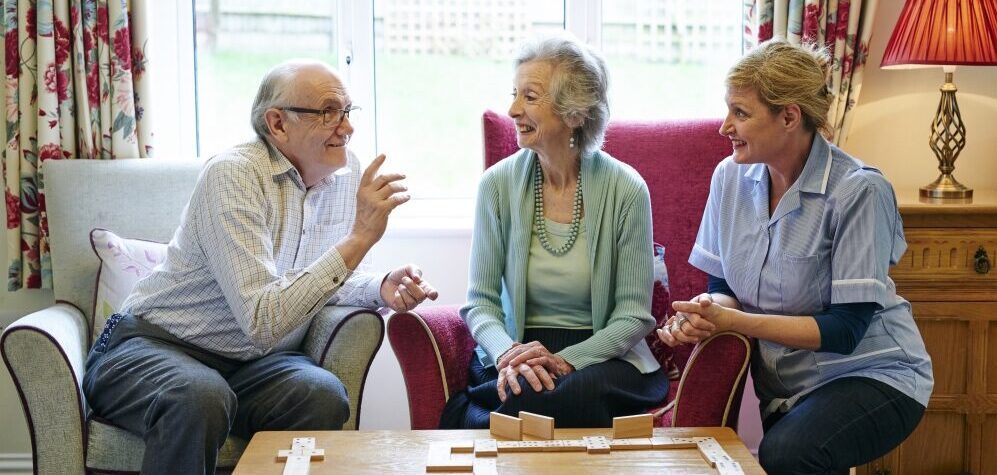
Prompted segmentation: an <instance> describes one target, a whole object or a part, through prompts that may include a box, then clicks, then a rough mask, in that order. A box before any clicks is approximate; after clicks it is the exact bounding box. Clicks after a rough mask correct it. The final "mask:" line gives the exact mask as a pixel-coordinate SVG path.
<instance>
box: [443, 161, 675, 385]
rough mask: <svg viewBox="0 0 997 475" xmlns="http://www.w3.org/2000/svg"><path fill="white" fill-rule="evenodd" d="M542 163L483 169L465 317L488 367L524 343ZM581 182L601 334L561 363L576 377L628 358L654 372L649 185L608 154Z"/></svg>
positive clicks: (589, 164) (588, 167) (585, 167)
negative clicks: (536, 176) (537, 173)
mask: <svg viewBox="0 0 997 475" xmlns="http://www.w3.org/2000/svg"><path fill="white" fill-rule="evenodd" d="M535 163H536V160H535V158H534V153H533V152H532V151H530V150H520V151H519V152H516V153H515V154H513V155H511V156H509V157H508V158H506V159H504V160H502V161H500V162H498V163H497V164H495V165H493V166H492V167H491V168H489V169H488V170H486V171H485V173H484V175H483V176H482V177H481V183H480V184H479V185H478V197H477V204H476V210H475V221H474V234H473V238H472V243H471V268H470V272H469V276H468V290H467V304H466V305H464V307H462V308H461V309H460V315H461V317H462V318H463V319H464V322H465V323H467V326H468V328H469V329H470V330H471V335H472V336H473V337H474V339H475V341H477V342H478V349H477V353H478V357H479V358H480V359H481V362H482V364H483V365H485V366H491V365H494V364H495V360H496V359H497V358H498V357H499V356H500V355H501V354H502V353H504V352H505V351H506V350H508V349H509V348H510V347H511V346H512V344H513V342H514V341H520V342H521V341H522V339H523V328H524V324H525V322H526V315H525V313H526V270H527V263H528V262H527V261H528V259H527V256H528V253H529V248H530V239H531V233H532V229H533V211H534V209H533V206H534V205H533V196H534V195H533V173H534V167H535V166H536V165H535ZM581 174H582V198H583V200H584V208H585V217H584V219H583V221H584V226H585V230H586V233H587V234H588V236H589V263H590V265H591V271H592V330H593V332H594V334H593V335H592V336H591V337H590V338H588V339H586V340H585V341H583V342H581V343H578V344H577V345H572V346H569V347H567V348H565V349H564V350H562V351H561V352H559V353H558V354H559V355H560V356H561V357H563V358H564V359H565V360H566V361H567V362H568V363H570V364H571V365H572V366H574V367H575V369H582V368H585V367H586V366H590V365H593V364H596V363H601V362H604V361H607V360H610V359H613V358H621V359H623V360H625V361H627V362H629V363H631V364H633V365H634V366H635V367H636V368H637V369H638V370H640V372H641V373H645V374H646V373H650V372H652V371H656V370H657V369H658V368H659V365H658V362H657V361H656V360H655V359H654V356H653V355H652V354H651V350H650V348H648V346H647V343H646V342H645V341H644V337H645V336H646V335H647V334H648V332H650V331H651V330H652V329H653V328H654V323H655V322H654V317H652V316H651V289H652V286H653V271H652V265H653V260H652V253H653V250H652V248H651V240H652V238H651V198H650V195H649V194H648V191H647V184H645V183H644V179H643V178H641V177H640V175H639V174H637V172H636V171H635V170H634V169H633V168H631V167H630V166H628V165H626V164H624V163H622V162H620V161H619V160H616V159H615V158H613V157H611V156H609V155H608V154H606V153H605V152H601V151H600V152H596V153H595V154H593V155H591V156H589V157H585V158H583V159H582V164H581Z"/></svg>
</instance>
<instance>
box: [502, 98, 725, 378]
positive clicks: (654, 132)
mask: <svg viewBox="0 0 997 475" xmlns="http://www.w3.org/2000/svg"><path fill="white" fill-rule="evenodd" d="M482 122H483V126H484V154H485V168H488V167H490V166H492V165H494V164H495V163H496V162H498V161H499V160H502V159H503V158H505V157H508V156H509V155H512V154H513V153H514V152H516V150H518V149H519V146H518V145H517V144H516V129H515V124H514V123H513V121H512V119H510V118H509V117H507V116H505V115H500V114H497V113H495V112H492V111H486V112H485V113H484V117H483V121H482ZM720 123H721V121H720V120H718V119H697V120H664V121H655V122H629V121H612V122H610V124H609V128H608V129H607V130H606V143H605V144H604V146H603V150H605V151H606V153H608V154H610V155H612V156H613V157H614V158H616V159H618V160H620V161H622V162H624V163H626V164H628V165H630V166H632V167H633V168H634V169H636V170H637V172H638V173H640V175H641V176H642V177H644V181H645V182H647V188H648V190H649V191H650V193H651V216H652V220H653V223H654V242H657V243H661V244H663V245H664V246H665V250H666V252H665V258H666V264H667V266H668V277H669V281H670V287H671V288H670V290H671V297H672V299H689V298H691V297H693V296H695V295H698V294H700V293H702V292H705V291H706V275H705V274H704V273H703V272H701V271H700V270H699V269H696V268H695V267H693V266H691V265H690V264H689V262H688V259H689V254H690V252H691V251H692V245H693V244H694V243H695V241H696V234H697V233H698V232H699V223H700V221H701V220H702V218H703V209H704V208H705V207H706V198H707V196H709V194H710V178H711V177H712V176H713V169H714V168H716V165H717V164H718V163H720V161H721V160H723V159H724V158H725V157H726V156H728V155H730V153H731V148H730V141H729V140H727V139H726V138H725V137H723V136H721V135H720V134H719V133H718V131H719V130H720ZM669 313H671V312H669ZM688 347H689V345H682V347H680V348H681V349H680V350H679V351H678V352H679V353H684V354H676V359H677V360H678V361H677V363H678V364H679V367H684V366H685V361H684V360H685V359H686V358H687V357H688V352H689V351H690V350H691V349H690V348H688Z"/></svg>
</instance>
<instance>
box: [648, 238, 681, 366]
mask: <svg viewBox="0 0 997 475" xmlns="http://www.w3.org/2000/svg"><path fill="white" fill-rule="evenodd" d="M671 308H672V296H671V291H670V289H669V286H668V268H667V267H665V246H662V245H661V244H658V243H654V291H653V292H652V294H651V315H654V319H655V321H656V322H657V324H656V325H655V326H654V329H655V330H657V329H658V328H661V327H662V326H663V325H664V324H665V322H666V321H668V315H669V314H670V313H671ZM647 344H648V346H650V347H651V353H652V354H654V357H655V358H656V359H657V360H658V363H659V364H661V368H662V370H663V371H664V372H665V373H666V374H667V375H668V377H669V378H670V379H679V378H680V377H681V376H682V375H681V373H680V372H679V369H678V366H677V365H676V364H675V361H674V356H675V355H674V352H673V351H672V348H670V347H669V346H668V345H666V344H664V343H662V342H661V340H660V339H658V335H657V332H656V331H652V332H651V333H650V334H648V335H647Z"/></svg>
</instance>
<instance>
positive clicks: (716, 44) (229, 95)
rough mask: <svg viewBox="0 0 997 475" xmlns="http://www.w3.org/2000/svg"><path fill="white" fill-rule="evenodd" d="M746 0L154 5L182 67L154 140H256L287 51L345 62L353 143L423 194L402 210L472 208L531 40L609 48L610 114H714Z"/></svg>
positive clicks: (168, 51)
mask: <svg viewBox="0 0 997 475" xmlns="http://www.w3.org/2000/svg"><path fill="white" fill-rule="evenodd" d="M742 4H743V2H735V1H731V0H612V1H606V0H573V1H565V0H508V1H492V0H463V1H455V0H373V1H370V0H295V1H293V2H289V1H286V0H193V1H192V2H175V3H174V2H150V8H152V9H153V11H152V12H151V14H152V15H154V18H156V19H157V22H155V23H156V24H155V28H156V29H155V30H154V31H153V35H154V37H155V41H156V43H157V44H158V45H160V48H161V51H160V52H159V54H158V57H159V58H161V62H160V63H159V64H160V65H161V68H162V69H161V70H163V71H171V70H172V69H175V70H176V71H177V73H176V78H175V80H174V78H173V77H172V76H165V75H161V76H158V77H159V78H160V79H159V84H160V85H161V86H162V87H163V88H164V90H172V91H175V94H165V93H164V94H163V95H162V96H163V97H169V98H171V99H168V100H163V101H161V102H163V103H162V104H157V106H156V107H157V108H156V110H157V111H158V114H157V119H156V122H157V148H158V149H159V151H160V152H161V154H162V155H173V156H190V155H192V154H194V153H197V154H198V155H199V156H203V157H206V156H210V155H213V154H215V153H218V152H219V151H222V150H224V149H225V148H227V147H230V146H232V145H235V144H237V143H239V142H240V141H243V140H246V139H249V138H251V137H252V130H251V127H250V125H249V108H250V105H251V103H252V101H253V97H254V95H255V92H256V88H257V86H258V84H259V80H260V77H261V76H262V75H263V73H264V72H265V71H266V70H267V69H269V68H270V67H271V66H272V65H273V64H275V63H277V62H280V61H282V60H284V59H289V58H293V57H311V58H316V59H321V60H324V61H327V62H329V63H330V64H332V65H333V66H335V67H337V68H339V70H340V71H341V73H342V74H343V76H344V78H345V79H346V81H347V82H348V83H349V86H350V89H351V94H352V96H353V102H354V103H355V104H356V105H358V106H361V107H362V108H363V110H362V111H359V112H358V113H357V114H356V117H355V118H353V117H352V116H351V119H353V122H354V125H355V127H356V129H357V132H356V134H355V135H354V137H353V140H352V142H351V148H352V149H353V151H354V152H356V153H357V155H358V156H359V157H360V159H361V161H365V162H366V161H369V160H371V159H372V158H373V157H374V155H375V154H376V153H386V154H387V155H388V157H389V158H388V165H386V169H387V168H390V169H391V170H392V171H402V172H404V173H406V174H407V175H408V177H409V179H408V185H409V187H410V189H411V191H412V194H413V197H414V198H415V200H413V202H412V203H410V204H408V205H406V206H405V207H403V208H402V211H403V212H404V213H407V214H415V215H419V216H430V215H436V216H442V215H450V216H452V215H454V214H460V215H465V216H467V215H469V214H470V209H471V206H470V201H471V198H472V197H473V194H474V189H475V187H476V183H477V177H478V175H479V174H480V171H481V166H482V165H481V149H482V147H481V132H480V117H481V113H482V112H483V111H484V110H485V109H493V110H496V111H498V112H505V111H506V110H507V109H508V107H509V103H510V98H509V93H510V91H511V88H512V78H513V73H514V71H513V66H512V59H513V57H514V55H515V52H516V51H517V47H518V45H519V44H520V43H521V42H522V41H524V40H525V39H527V38H530V37H532V36H533V35H535V34H537V33H542V32H546V31H551V30H558V29H562V28H565V29H568V30H570V31H572V32H574V33H575V35H577V36H578V37H579V38H581V39H582V40H583V41H586V42H588V43H589V44H592V45H595V46H597V47H598V48H600V49H601V50H602V52H603V54H604V55H605V57H606V60H607V62H608V64H609V68H610V77H611V91H610V100H611V105H610V107H611V111H612V114H613V118H615V119H661V118H669V117H708V116H712V117H716V116H719V115H721V114H722V113H723V110H724V109H723V101H722V97H723V86H722V82H723V77H724V74H725V73H726V69H727V67H729V65H730V64H731V63H732V62H733V61H734V59H735V58H737V57H738V56H739V55H740V54H741V47H740V41H741V34H740V31H741V8H742ZM195 78H196V85H197V88H196V99H195V91H194V87H193V86H192V85H193V84H194V83H195V81H194V80H195ZM173 98H175V101H174V100H173ZM195 103H196V108H195ZM195 110H196V113H195ZM171 147H173V148H171ZM174 149H175V150H174ZM455 203H456V204H455ZM457 209H459V210H457ZM455 210H457V211H455Z"/></svg>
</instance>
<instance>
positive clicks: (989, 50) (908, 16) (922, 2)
mask: <svg viewBox="0 0 997 475" xmlns="http://www.w3.org/2000/svg"><path fill="white" fill-rule="evenodd" d="M918 65H923V66H997V0H907V3H905V4H904V9H903V11H902V12H900V18H899V19H898V20H897V26H896V27H894V28H893V36H891V37H890V42H889V43H888V44H887V45H886V52H885V53H884V54H883V62H882V63H881V64H880V67H882V68H909V67H917V66H918Z"/></svg>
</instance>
